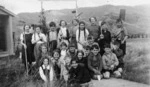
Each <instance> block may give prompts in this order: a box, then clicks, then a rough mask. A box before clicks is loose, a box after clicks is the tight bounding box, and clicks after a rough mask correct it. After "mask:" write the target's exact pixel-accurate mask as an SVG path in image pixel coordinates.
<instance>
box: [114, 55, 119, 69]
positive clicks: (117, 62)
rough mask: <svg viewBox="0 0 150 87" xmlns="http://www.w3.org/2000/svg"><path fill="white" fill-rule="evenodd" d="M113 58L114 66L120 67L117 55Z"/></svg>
mask: <svg viewBox="0 0 150 87" xmlns="http://www.w3.org/2000/svg"><path fill="white" fill-rule="evenodd" d="M113 57H114V59H115V62H114V66H118V64H119V61H118V58H117V56H116V54H113Z"/></svg>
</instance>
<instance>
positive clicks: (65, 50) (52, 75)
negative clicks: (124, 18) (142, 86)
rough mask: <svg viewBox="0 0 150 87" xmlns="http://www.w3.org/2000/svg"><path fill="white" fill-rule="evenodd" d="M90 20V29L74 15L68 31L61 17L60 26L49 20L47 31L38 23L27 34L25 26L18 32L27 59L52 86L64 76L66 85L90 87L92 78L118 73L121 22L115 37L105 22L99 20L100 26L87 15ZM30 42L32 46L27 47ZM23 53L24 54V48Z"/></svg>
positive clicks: (121, 58) (119, 73) (106, 76)
mask: <svg viewBox="0 0 150 87" xmlns="http://www.w3.org/2000/svg"><path fill="white" fill-rule="evenodd" d="M90 22H91V26H89V28H91V29H92V30H88V29H87V28H86V27H85V23H84V22H82V21H81V22H79V21H78V20H76V19H75V20H73V23H74V25H73V28H72V30H70V31H69V30H68V28H67V27H66V25H67V23H66V22H65V21H64V20H62V21H61V22H60V28H59V29H58V28H56V24H55V23H54V22H51V23H50V24H49V27H50V30H49V31H48V33H47V35H44V34H43V33H41V32H40V29H39V28H40V27H36V32H35V33H33V35H30V34H29V33H28V32H29V30H28V29H29V28H26V27H27V26H25V28H24V30H25V31H26V32H25V33H24V34H22V35H21V43H22V44H23V48H24V49H26V51H27V60H28V61H29V60H31V59H32V60H31V61H30V62H31V63H33V65H34V64H36V65H37V67H38V68H39V74H40V77H41V78H42V80H43V81H44V82H45V83H46V84H45V85H51V87H53V81H54V80H64V81H65V83H66V85H70V86H72V85H80V86H81V87H89V84H90V82H91V80H92V79H94V80H101V79H102V78H104V79H108V78H110V77H111V76H113V77H117V78H119V77H121V74H122V72H123V66H124V62H123V57H124V55H125V53H124V51H125V50H124V49H122V48H121V47H120V46H122V45H123V44H125V40H126V39H127V38H126V36H127V35H126V34H124V32H123V30H121V29H120V28H121V27H122V26H119V24H118V26H117V27H118V28H119V29H120V31H119V33H118V32H117V33H118V34H117V35H115V36H117V37H113V38H115V39H116V40H114V39H113V38H112V36H111V33H110V31H108V29H107V23H106V22H102V23H101V25H100V27H98V26H97V25H96V24H95V22H96V18H95V17H92V18H90ZM119 22H120V21H119ZM94 29H95V30H94ZM122 33H123V35H124V36H122ZM115 34H116V33H115ZM29 35H30V36H29ZM119 35H120V36H119ZM118 37H121V38H123V40H120V39H119V38H118ZM24 39H25V40H24ZM24 41H26V44H25V43H24ZM123 41H124V42H123ZM27 43H28V44H27ZM32 44H33V45H34V49H33V50H32V49H31V48H30V47H29V46H31V45H32ZM33 45H32V46H33ZM29 48H30V49H29ZM32 48H33V47H32ZM28 53H30V54H28ZM33 54H34V55H33ZM22 55H25V54H24V52H23V51H22ZM22 57H23V59H25V58H24V56H22ZM33 58H35V59H33ZM34 61H35V62H34ZM31 63H29V64H31ZM25 65H26V64H25ZM75 87H76V86H75Z"/></svg>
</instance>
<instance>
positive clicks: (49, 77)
mask: <svg viewBox="0 0 150 87" xmlns="http://www.w3.org/2000/svg"><path fill="white" fill-rule="evenodd" d="M39 73H40V77H41V79H42V80H43V81H44V87H53V78H54V71H53V65H52V62H51V61H50V60H49V58H47V57H45V58H44V59H43V63H42V65H41V66H40V68H39Z"/></svg>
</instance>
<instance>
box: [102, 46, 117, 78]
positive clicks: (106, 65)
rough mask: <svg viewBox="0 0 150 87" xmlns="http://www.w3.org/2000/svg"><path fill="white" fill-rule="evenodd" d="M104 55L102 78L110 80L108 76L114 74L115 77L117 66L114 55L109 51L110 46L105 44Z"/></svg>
mask: <svg viewBox="0 0 150 87" xmlns="http://www.w3.org/2000/svg"><path fill="white" fill-rule="evenodd" d="M104 50H105V53H104V55H103V57H102V61H103V71H102V72H103V75H104V78H106V79H108V78H110V74H115V76H117V74H118V73H116V71H117V69H116V68H117V66H118V64H119V62H118V59H117V56H116V54H114V53H113V52H112V51H111V48H110V45H109V44H106V45H105V46H104Z"/></svg>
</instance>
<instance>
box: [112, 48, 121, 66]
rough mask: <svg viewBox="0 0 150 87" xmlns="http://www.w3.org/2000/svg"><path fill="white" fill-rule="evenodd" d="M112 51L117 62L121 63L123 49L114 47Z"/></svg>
mask: <svg viewBox="0 0 150 87" xmlns="http://www.w3.org/2000/svg"><path fill="white" fill-rule="evenodd" d="M113 52H114V53H115V54H116V56H117V58H118V61H119V64H120V63H123V51H122V50H121V49H116V50H113Z"/></svg>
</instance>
